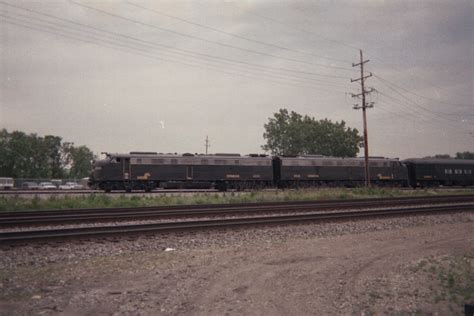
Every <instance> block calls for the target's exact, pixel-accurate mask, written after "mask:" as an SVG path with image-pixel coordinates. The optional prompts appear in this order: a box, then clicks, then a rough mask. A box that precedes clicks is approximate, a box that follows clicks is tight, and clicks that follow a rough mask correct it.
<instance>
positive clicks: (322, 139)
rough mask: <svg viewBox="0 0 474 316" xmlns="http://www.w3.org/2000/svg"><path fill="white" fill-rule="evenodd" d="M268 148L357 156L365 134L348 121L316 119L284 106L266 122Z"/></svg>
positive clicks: (274, 151) (280, 152)
mask: <svg viewBox="0 0 474 316" xmlns="http://www.w3.org/2000/svg"><path fill="white" fill-rule="evenodd" d="M264 128H265V132H264V134H263V137H264V139H265V140H266V142H267V143H266V144H265V145H263V146H262V149H263V150H265V151H270V152H271V153H272V154H275V155H303V154H319V155H325V156H337V157H355V156H356V155H357V153H358V152H359V143H360V142H361V141H362V137H361V136H360V135H359V131H358V130H357V129H352V128H350V127H346V123H345V122H344V121H341V122H334V123H333V122H332V121H331V120H328V119H327V118H326V119H324V120H319V121H318V120H316V119H315V118H314V117H310V116H308V115H304V116H302V115H301V114H298V113H296V112H294V111H291V112H288V110H287V109H280V110H279V112H277V113H274V114H273V117H271V118H269V122H268V123H266V124H265V125H264Z"/></svg>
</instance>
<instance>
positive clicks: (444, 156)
mask: <svg viewBox="0 0 474 316" xmlns="http://www.w3.org/2000/svg"><path fill="white" fill-rule="evenodd" d="M423 158H436V159H451V158H453V157H451V156H450V155H449V154H437V155H434V156H425V157H423Z"/></svg>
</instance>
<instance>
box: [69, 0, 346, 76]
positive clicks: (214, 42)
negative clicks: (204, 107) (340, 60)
mask: <svg viewBox="0 0 474 316" xmlns="http://www.w3.org/2000/svg"><path fill="white" fill-rule="evenodd" d="M72 3H74V4H75V5H78V6H81V7H84V8H88V9H90V10H93V11H97V12H100V13H102V14H105V15H108V16H112V17H115V18H118V19H121V20H124V21H128V22H132V23H136V24H140V25H143V26H147V27H150V28H154V29H157V30H160V31H164V32H168V33H172V34H176V35H179V36H183V37H187V38H192V39H195V40H199V41H203V42H207V43H212V44H216V45H220V46H224V47H229V48H233V49H238V50H241V51H244V52H248V53H253V54H258V55H263V56H269V57H273V58H278V59H283V60H287V61H292V62H297V63H302V64H308V65H314V66H319V67H325V68H331V69H339V70H345V71H352V70H351V69H349V68H345V67H337V66H328V65H324V64H318V63H312V62H308V61H304V60H301V59H294V58H287V57H283V56H278V55H273V54H268V53H265V52H261V51H256V50H252V49H247V48H242V47H237V46H233V45H229V44H225V43H221V42H216V41H212V40H208V39H205V38H201V37H197V36H193V35H189V34H184V33H181V32H177V31H174V30H171V29H167V28H163V27H160V26H156V25H153V24H148V23H144V22H141V21H138V20H134V19H130V18H127V17H124V16H121V15H118V14H113V13H110V12H108V11H105V10H101V9H97V8H94V7H90V6H87V5H84V4H80V3H77V2H72Z"/></svg>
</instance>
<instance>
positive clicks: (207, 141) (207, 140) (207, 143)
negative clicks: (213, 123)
mask: <svg viewBox="0 0 474 316" xmlns="http://www.w3.org/2000/svg"><path fill="white" fill-rule="evenodd" d="M209 147H211V145H210V144H209V137H207V135H206V155H207V149H208V148H209Z"/></svg>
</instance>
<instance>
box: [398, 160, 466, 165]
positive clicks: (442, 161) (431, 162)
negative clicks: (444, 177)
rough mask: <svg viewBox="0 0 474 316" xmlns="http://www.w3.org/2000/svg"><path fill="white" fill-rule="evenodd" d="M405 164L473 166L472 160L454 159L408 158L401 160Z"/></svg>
mask: <svg viewBox="0 0 474 316" xmlns="http://www.w3.org/2000/svg"><path fill="white" fill-rule="evenodd" d="M403 162H405V163H416V164H451V165H452V164H456V165H474V159H454V158H410V159H405V160H403Z"/></svg>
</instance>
